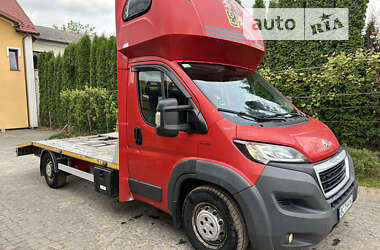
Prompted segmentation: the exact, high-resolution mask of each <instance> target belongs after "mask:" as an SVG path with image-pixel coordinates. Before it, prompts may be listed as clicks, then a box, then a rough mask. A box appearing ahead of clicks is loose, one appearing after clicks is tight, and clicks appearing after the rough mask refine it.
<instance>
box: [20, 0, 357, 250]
mask: <svg viewBox="0 0 380 250" xmlns="http://www.w3.org/2000/svg"><path fill="white" fill-rule="evenodd" d="M243 15H244V10H243V9H242V8H241V7H240V5H239V4H237V3H235V2H234V1H233V0H176V1H174V0H116V25H117V50H118V51H117V61H118V98H119V132H118V133H112V134H104V135H95V136H88V137H78V138H70V139H63V140H48V141H36V142H30V143H27V144H24V145H19V146H18V147H17V154H18V155H19V156H21V155H27V154H35V155H37V156H39V157H40V158H41V164H40V172H41V175H42V176H44V177H45V179H46V182H47V184H48V185H49V186H50V187H52V188H59V187H61V186H63V185H64V184H65V183H66V177H67V176H68V175H75V176H79V177H81V178H84V179H86V180H88V181H91V182H94V188H95V190H96V191H98V192H100V193H103V194H107V195H109V196H111V197H115V198H117V199H118V200H119V201H121V202H124V201H131V200H134V199H136V200H140V201H143V202H146V203H149V204H151V205H152V206H154V207H156V208H158V209H161V210H163V211H165V212H167V213H169V214H170V215H171V216H172V217H173V223H174V226H176V227H178V228H179V227H181V226H182V227H183V228H184V230H185V232H186V234H187V235H188V238H189V240H190V241H191V243H192V245H193V246H194V248H196V249H246V248H247V247H248V246H250V247H252V248H256V249H282V248H289V247H305V246H310V245H314V244H316V243H318V242H319V241H321V240H322V239H323V238H324V237H326V235H328V234H329V232H331V230H332V229H333V228H334V227H335V226H336V225H337V224H338V223H339V221H340V220H341V219H342V217H343V216H344V215H345V213H346V212H347V210H348V209H349V208H350V207H351V205H352V203H353V202H354V201H355V200H356V198H357V183H356V181H355V173H354V166H353V162H352V159H351V157H350V156H349V155H348V153H347V152H346V151H345V150H344V148H343V147H342V146H341V145H340V144H339V142H338V141H337V139H336V137H335V136H334V134H333V133H332V132H331V131H330V129H329V128H328V127H327V126H326V125H324V124H323V123H322V122H320V121H318V120H316V119H313V118H312V117H309V116H307V115H305V114H304V113H302V112H301V111H300V110H298V109H297V108H296V107H294V106H293V105H292V103H291V102H290V101H289V100H288V99H287V98H285V97H284V96H283V95H281V93H279V92H278V91H277V90H276V89H275V88H273V87H272V86H271V85H270V84H269V83H268V82H267V81H265V80H264V79H263V78H262V77H261V76H260V75H259V74H258V73H257V72H256V68H257V66H258V64H259V62H260V61H261V60H262V58H263V57H264V53H265V49H264V44H263V41H262V38H261V35H260V34H259V33H255V34H254V36H256V37H253V39H252V37H250V38H251V39H247V36H246V35H245V33H244V32H243V30H244V27H243V24H244V23H243V21H242V20H243ZM245 28H246V27H245Z"/></svg>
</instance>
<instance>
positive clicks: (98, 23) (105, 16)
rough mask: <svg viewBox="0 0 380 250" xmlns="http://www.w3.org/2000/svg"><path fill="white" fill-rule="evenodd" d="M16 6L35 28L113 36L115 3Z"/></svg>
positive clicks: (374, 2) (60, 1) (374, 0)
mask: <svg viewBox="0 0 380 250" xmlns="http://www.w3.org/2000/svg"><path fill="white" fill-rule="evenodd" d="M174 1H176V0H174ZM246 1H248V2H252V3H253V2H254V0H243V2H246ZM353 1H357V0H353ZM18 2H19V3H20V5H21V6H22V8H23V9H24V11H25V12H26V13H27V15H28V16H29V18H30V19H31V20H32V22H33V23H34V24H35V25H41V26H47V27H51V26H52V25H53V24H57V25H58V26H61V25H62V24H66V23H68V22H69V21H70V20H73V21H76V22H80V23H82V24H90V25H91V26H94V27H95V31H96V32H97V33H98V34H102V33H104V34H105V35H110V34H115V0H18ZM373 16H374V17H377V24H378V27H379V28H380V0H370V3H369V5H368V11H367V19H366V21H368V20H369V19H370V18H371V17H373Z"/></svg>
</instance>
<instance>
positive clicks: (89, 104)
mask: <svg viewBox="0 0 380 250" xmlns="http://www.w3.org/2000/svg"><path fill="white" fill-rule="evenodd" d="M38 70H39V86H40V124H41V125H42V126H50V127H54V128H62V127H65V126H67V125H69V126H70V127H71V129H72V130H77V131H81V132H90V133H95V132H98V133H103V132H110V131H114V130H115V129H117V126H116V124H117V65H116V39H115V37H114V36H111V37H110V38H105V37H104V36H102V37H97V36H95V37H94V38H93V39H92V41H91V39H90V37H89V36H88V35H85V36H83V37H82V39H81V40H80V41H79V42H78V43H72V44H69V45H68V47H67V48H66V49H65V53H64V55H62V56H60V55H59V56H57V57H54V55H53V53H51V52H48V53H42V54H40V55H39V60H38Z"/></svg>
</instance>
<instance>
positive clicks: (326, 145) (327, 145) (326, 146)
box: [321, 139, 330, 150]
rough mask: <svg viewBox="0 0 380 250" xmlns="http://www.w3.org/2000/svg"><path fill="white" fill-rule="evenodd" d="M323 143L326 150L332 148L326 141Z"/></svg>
mask: <svg viewBox="0 0 380 250" xmlns="http://www.w3.org/2000/svg"><path fill="white" fill-rule="evenodd" d="M321 142H322V144H323V146H325V149H326V150H327V149H329V148H330V146H329V144H328V143H327V142H326V141H325V140H323V139H322V140H321Z"/></svg>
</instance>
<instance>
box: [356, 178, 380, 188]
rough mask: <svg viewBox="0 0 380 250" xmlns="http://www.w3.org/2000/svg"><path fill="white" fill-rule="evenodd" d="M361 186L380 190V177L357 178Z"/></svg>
mask: <svg viewBox="0 0 380 250" xmlns="http://www.w3.org/2000/svg"><path fill="white" fill-rule="evenodd" d="M357 180H358V182H359V186H363V187H373V188H380V176H377V177H365V176H357Z"/></svg>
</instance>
